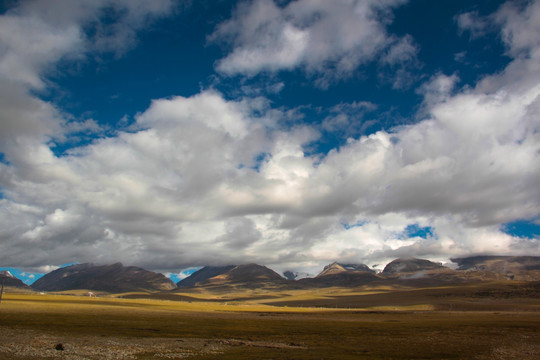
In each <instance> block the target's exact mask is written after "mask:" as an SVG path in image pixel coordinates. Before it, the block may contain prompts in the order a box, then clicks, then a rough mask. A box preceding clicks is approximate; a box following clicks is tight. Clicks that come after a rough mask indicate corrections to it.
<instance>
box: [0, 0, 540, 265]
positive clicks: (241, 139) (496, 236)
mask: <svg viewBox="0 0 540 360" xmlns="http://www.w3.org/2000/svg"><path fill="white" fill-rule="evenodd" d="M37 3H38V2H36V4H37ZM324 4H326V3H323V2H304V1H298V2H295V3H291V4H290V5H288V6H287V7H285V8H283V9H282V8H278V7H276V6H275V5H274V3H271V2H268V1H267V2H257V3H256V5H253V6H268V7H270V8H271V7H272V6H273V7H274V10H275V12H276V13H275V16H276V19H278V20H279V21H278V20H276V21H277V24H278V25H279V26H277V28H278V29H281V27H280V26H282V25H283V24H282V23H281V21H285V22H290V24H292V25H294V26H298V27H299V29H301V30H302V31H306V29H309V32H310V35H309V38H311V37H312V36H323V35H322V34H319V32H322V31H323V30H322V29H318V28H317V26H319V25H318V24H319V23H321V22H322V23H321V24H325V25H324V27H325V28H326V26H328V24H330V23H331V24H334V25H335V24H337V23H336V21H337V20H336V19H335V18H334V16H337V15H336V14H337V13H339V11H344V9H345V5H344V3H343V4H341V5H336V8H337V9H341V10H339V11H338V10H331V9H330V8H329V5H328V6H327V5H324ZM355 4H356V6H361V5H363V6H364V7H360V8H359V14H360V15H358V16H367V15H366V14H369V11H370V10H366V9H367V8H369V7H370V6H375V5H373V4H370V3H367V2H363V3H360V2H357V3H355ZM383 4H384V5H385V6H384V9H387V8H388V6H390V5H392V4H395V2H386V3H383ZM293 5H294V6H293ZM253 6H248V7H246V8H245V9H244V10H239V11H246V14H248V15H249V16H248V17H246V19H248V20H249V19H251V18H250V16H255V15H253V14H255V12H254V11H255V10H253V8H252V7H253ZM314 9H319V10H320V11H323V10H324V11H326V12H328V14H327V13H326V12H323V13H321V15H320V16H321V19H320V20H317V18H312V17H310V16H311V15H313V14H314ZM509 9H510V8H506V7H504V8H503V9H502V10H501V12H500V13H498V17H497V19H500V20H498V21H500V24H501V26H502V27H503V32H504V33H505V34H508V35H505V41H506V42H507V46H508V49H509V50H508V51H509V54H512V55H513V56H515V57H514V58H513V60H512V63H511V64H510V65H509V66H508V67H507V68H506V69H505V70H504V71H502V72H501V73H499V74H495V75H492V76H489V77H486V78H484V79H483V80H482V81H481V82H480V83H479V84H478V85H477V86H476V87H471V88H463V89H460V88H458V87H457V85H458V78H457V76H455V75H443V74H438V75H435V76H434V77H433V78H432V79H431V80H430V81H429V82H428V83H426V85H425V86H424V87H423V88H422V94H423V95H424V99H425V101H424V106H423V109H422V114H423V116H424V120H423V121H421V122H419V123H417V124H413V125H408V126H404V127H400V128H397V129H392V130H386V131H380V132H377V133H375V134H371V135H369V136H362V137H360V138H350V139H349V140H348V141H347V143H346V144H344V145H343V146H342V147H341V148H340V149H339V150H333V151H331V152H330V153H329V154H328V155H327V156H325V157H324V158H320V157H316V156H308V155H306V154H305V152H304V148H305V146H306V144H309V143H310V142H312V141H313V140H315V139H317V136H319V134H318V132H317V131H315V130H314V129H313V128H312V127H310V126H308V125H303V126H297V127H294V128H292V129H283V128H280V127H279V126H278V123H279V121H278V120H280V118H286V117H287V114H286V113H285V112H283V111H281V110H277V109H272V108H271V106H270V105H269V102H268V101H267V100H265V99H262V98H255V99H244V100H234V101H233V100H226V99H225V98H224V96H222V95H221V94H220V93H218V92H216V91H202V92H201V93H200V94H197V95H195V96H191V97H171V98H167V99H158V100H155V101H153V102H152V104H151V105H150V107H149V108H148V109H146V110H145V111H144V112H142V113H141V114H139V115H138V116H137V117H136V119H135V121H136V123H135V125H134V129H136V130H134V131H133V132H119V133H118V135H117V136H115V137H109V138H105V139H101V140H99V141H95V142H94V143H92V144H90V145H88V146H84V147H81V148H78V149H73V150H72V151H71V152H69V153H67V154H65V155H64V156H62V157H57V156H55V155H54V154H53V153H52V152H51V150H50V148H49V146H48V145H47V141H48V138H50V137H52V136H56V135H55V134H56V133H61V130H59V129H60V128H61V126H60V124H62V115H61V114H60V113H59V111H57V110H56V109H55V108H54V107H53V106H51V104H49V103H47V102H44V101H42V100H39V99H37V98H34V97H32V96H31V95H29V93H28V92H26V91H25V89H28V87H29V86H33V85H31V84H30V82H28V81H26V80H24V77H20V80H15V79H13V80H10V81H13V82H15V81H17V82H19V83H18V84H21V83H22V84H24V85H18V87H17V86H15V87H14V88H13V89H14V92H15V95H14V98H13V99H11V98H10V100H9V101H5V103H3V105H6V109H8V110H7V111H5V112H3V115H2V116H5V117H4V118H2V125H1V126H2V130H3V131H2V132H0V133H1V134H2V135H0V136H2V140H3V141H2V142H1V144H2V145H0V146H2V150H1V151H2V152H4V153H5V154H6V157H7V158H8V160H9V163H0V184H1V186H2V192H3V193H4V196H5V198H4V199H0V256H1V260H2V265H4V266H25V267H26V268H32V267H33V268H35V267H39V266H45V265H47V264H53V265H59V264H62V263H65V262H68V261H77V262H86V261H94V262H114V261H122V262H124V263H126V264H136V265H139V266H144V267H148V268H150V269H164V270H167V269H171V270H175V271H177V270H178V269H181V268H186V267H190V266H200V265H206V264H213V265H224V264H227V263H240V262H247V261H250V262H251V261H253V262H258V263H262V264H266V265H269V266H274V267H276V268H282V269H283V270H284V269H289V270H298V271H300V270H303V271H305V272H309V273H316V272H317V271H314V269H315V268H317V267H319V268H320V265H321V263H328V262H331V261H334V260H343V261H350V262H355V261H365V262H368V264H371V263H375V262H382V261H386V260H390V259H391V258H393V257H397V256H409V255H413V256H423V257H429V258H432V259H433V260H441V261H442V260H444V259H447V258H448V257H449V256H460V255H468V254H471V253H485V252H498V253H508V254H520V253H523V252H527V253H536V254H538V253H539V251H540V249H539V245H540V244H539V242H538V239H536V240H528V239H518V238H513V237H511V236H509V235H506V234H504V233H502V232H501V231H500V229H499V227H500V224H502V223H505V222H509V221H512V220H516V219H521V218H534V217H536V216H538V208H539V207H540V188H539V187H538V184H539V183H540V162H539V161H538V157H539V156H540V155H539V154H540V145H539V144H540V138H539V137H540V132H539V131H538V129H540V120H539V117H538V113H539V111H540V110H539V109H540V86H538V84H539V83H540V81H539V80H540V75H539V72H538V69H539V68H540V67H539V63H540V58H539V57H538V56H537V55H536V54H537V49H538V47H540V46H539V44H538V43H537V42H536V40H535V38H533V37H529V36H524V37H522V36H521V35H520V34H521V32H522V31H531V32H533V31H536V32H539V31H540V30H538V29H537V28H535V27H534V24H535V23H536V22H535V20H534V19H536V14H538V13H540V10H539V9H538V6H537V5H536V3H531V5H530V6H529V8H527V9H525V10H523V11H517V10H515V9H513V8H511V9H510V10H509ZM284 11H287V12H289V13H290V14H291V15H290V16H292V17H291V18H289V17H284V18H283V17H282V16H283V12H284ZM333 11H335V12H333ZM330 12H332V14H330ZM257 14H258V15H257V16H263V14H262V13H257ZM293 15H294V16H293ZM308 15H310V16H308ZM9 16H12V15H9ZM51 16H52V15H51ZM348 16H357V15H354V13H353V14H349V15H348ZM263 17H264V16H263ZM240 18H242V19H244V17H240V16H237V18H233V20H232V21H233V23H230V24H232V25H230V26H233V25H234V26H236V25H237V24H236V23H234V21H237V22H238V21H240ZM264 19H267V18H266V17H264ZM290 19H293V20H295V21H296V22H293V20H290ZM298 19H302V21H301V22H299V21H300V20H298ZM347 19H348V17H345V18H344V20H343V23H344V25H343V26H346V24H348V20H347ZM252 20H253V19H252ZM242 21H247V20H245V19H244V20H242ZM261 21H262V20H260V19H259V18H256V19H254V20H253V22H254V23H253V25H250V26H255V28H256V27H257V26H259V24H260V23H261ZM265 21H266V20H265ZM370 21H372V22H374V23H373V24H372V25H369V26H372V27H374V29H379V30H380V29H382V28H381V26H382V25H381V23H380V22H376V21H375V20H373V19H371V20H370ZM263 23H264V21H263ZM368 23H369V22H368ZM272 24H274V23H273V22H272V23H271V24H270V25H268V26H274V25H272ZM370 24H371V23H370ZM518 24H519V25H518ZM292 25H291V26H292ZM300 25H302V26H303V27H300ZM223 26H229V25H223ZM242 26H244V27H245V26H248V25H242ZM265 26H266V25H265ZM321 26H322V25H321ZM340 26H341V25H340ZM221 30H223V29H222V28H219V29H218V30H216V31H221ZM338 30H339V31H341V29H338ZM223 31H224V32H225V30H223ZM227 31H229V30H227ZM230 31H232V30H230ZM339 31H338V32H339ZM380 31H382V30H380ZM278 34H280V33H279V32H278ZM380 34H382V35H381V36H383V37H385V38H386V39H388V36H387V35H386V34H385V33H384V31H382V32H379V35H380ZM510 34H511V36H510ZM375 35H377V33H375ZM539 35H540V34H539ZM235 36H236V35H235ZM355 36H356V35H355ZM355 36H353V38H351V39H342V41H343V42H344V43H343V44H345V43H346V44H345V45H343V44H342V45H332V46H341V47H342V49H346V50H343V51H342V52H341V54H345V53H346V51H349V50H351V49H356V48H355V46H360V45H358V44H359V43H358V42H359V41H361V40H359V39H358V38H356V37H355ZM539 38H540V37H539ZM248 40H249V41H251V40H250V39H248ZM248 40H245V41H244V40H242V41H244V42H243V43H242V44H244V43H245V44H247V45H249V44H250V43H249V41H248ZM269 41H270V42H269V44H270V45H272V46H273V43H272V41H277V40H275V39H271V40H269ZM280 41H281V40H280ZM323 43H324V42H323ZM383 43H385V44H386V42H383ZM347 44H349V45H347ZM381 44H382V43H381ZM247 45H245V46H247ZM270 45H268V46H270ZM242 46H244V45H242ZM265 46H266V45H265ZM362 46H364V45H362ZM365 46H368V48H365V49H361V50H362V51H360V52H359V53H360V54H364V55H361V56H368V55H367V54H371V51H372V50H370V49H375V48H377V46H380V44H379V45H377V44H371V45H370V44H367V45H365ZM385 46H386V45H385ZM246 49H249V47H246ZM311 51H315V50H311ZM344 51H345V52H344ZM351 51H352V50H351ZM314 54H315V55H317V54H318V55H320V58H319V59H322V58H324V57H325V56H326V55H325V54H327V53H326V50H324V49H322V50H317V52H314ZM369 56H372V55H369ZM369 56H368V57H369ZM57 58H58V57H57ZM362 59H364V58H362ZM362 59H360V58H358V59H356V60H355V59H353V62H354V61H363V60H362ZM331 60H332V61H334V60H335V61H340V60H339V59H338V58H332V59H331ZM224 61H225V60H224ZM311 61H313V63H312V62H311ZM324 61H326V60H324ZM324 61H323V62H320V61H319V60H316V59H315V60H309V61H308V60H302V63H301V64H302V65H301V66H304V67H305V69H316V68H317V67H318V66H323V65H321V64H323V63H324ZM48 62H54V61H53V60H47V59H46V60H43V62H41V63H40V64H39V66H37V65H36V67H35V68H33V67H29V69H30V70H28V71H30V72H31V73H33V74H34V75H35V76H37V77H35V78H36V79H41V76H42V75H41V74H42V73H41V71H43V69H44V68H43V66H45V63H48ZM222 64H224V63H222ZM265 66H266V65H265ZM321 69H322V68H321ZM343 69H345V70H346V69H347V67H344V68H343ZM524 69H525V70H524ZM29 84H30V85H29ZM0 91H4V92H5V93H6V94H8V92H7V88H6V87H3V86H2V87H0ZM17 91H19V92H18V93H17ZM0 99H2V98H1V97H0ZM0 101H2V100H0ZM9 106H12V108H10V107H9ZM373 106H374V105H373V104H370V103H353V104H342V105H341V106H338V107H336V108H335V109H334V110H335V111H334V113H335V119H338V120H339V117H340V116H342V115H343V116H351V115H352V114H354V113H355V112H356V114H358V113H359V112H360V113H363V112H365V111H366V110H369V109H370V108H372V107H373ZM17 119H20V121H19V120H17ZM338 120H336V121H334V122H333V123H331V122H330V120H329V123H328V126H334V127H339V125H340V122H339V121H338ZM49 124H53V125H54V124H56V127H54V126H53V128H52V130H49V128H48V125H49ZM87 127H88V128H92V124H91V123H88V124H86V125H85V126H82V127H81V129H85V128H87ZM4 131H5V132H4ZM343 224H357V225H356V226H352V227H349V228H348V229H347V227H346V226H344V225H343ZM410 224H419V225H420V226H424V227H425V226H429V227H431V228H432V229H433V232H434V236H433V237H428V238H427V239H423V238H420V237H416V238H412V239H407V238H403V236H400V234H403V232H404V230H405V229H406V227H407V226H408V225H410ZM29 254H30V255H29Z"/></svg>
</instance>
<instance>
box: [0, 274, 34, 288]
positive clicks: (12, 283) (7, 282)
mask: <svg viewBox="0 0 540 360" xmlns="http://www.w3.org/2000/svg"><path fill="white" fill-rule="evenodd" d="M1 283H4V286H5V287H13V288H18V289H25V290H31V289H30V287H29V286H28V285H26V284H25V283H23V282H22V280H21V279H18V278H16V277H15V276H13V275H12V274H11V273H10V272H9V271H7V270H4V271H0V284H1Z"/></svg>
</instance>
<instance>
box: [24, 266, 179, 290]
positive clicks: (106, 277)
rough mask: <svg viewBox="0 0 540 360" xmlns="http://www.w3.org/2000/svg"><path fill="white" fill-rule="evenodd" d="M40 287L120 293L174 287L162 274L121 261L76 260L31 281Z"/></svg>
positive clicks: (35, 286)
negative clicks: (75, 262)
mask: <svg viewBox="0 0 540 360" xmlns="http://www.w3.org/2000/svg"><path fill="white" fill-rule="evenodd" d="M32 287H33V288H34V289H38V290H43V291H64V290H75V289H87V290H95V291H106V292H110V293H121V292H128V291H164V290H172V289H175V288H176V285H175V284H174V282H172V281H171V280H170V279H168V278H167V277H165V276H164V275H162V274H158V273H155V272H151V271H148V270H145V269H142V268H139V267H135V266H127V267H126V266H123V265H122V264H121V263H116V264H112V265H101V266H97V265H94V264H78V265H72V266H68V267H65V268H60V269H57V270H54V271H52V272H50V273H48V274H47V275H45V276H43V277H42V278H40V279H38V280H37V281H36V282H34V283H33V284H32Z"/></svg>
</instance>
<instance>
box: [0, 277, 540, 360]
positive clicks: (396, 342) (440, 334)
mask: <svg viewBox="0 0 540 360" xmlns="http://www.w3.org/2000/svg"><path fill="white" fill-rule="evenodd" d="M512 289H513V290H512ZM535 289H536V287H535V286H533V287H532V288H529V289H527V288H526V287H523V286H517V287H514V288H508V287H507V286H506V285H500V284H491V285H489V284H487V285H482V286H480V287H475V288H470V289H465V290H463V292H462V293H457V294H456V292H455V291H454V290H455V289H446V290H445V289H444V288H438V289H423V290H418V291H420V292H419V293H415V292H414V291H413V290H411V289H408V290H407V289H370V290H369V291H368V290H367V289H356V290H348V289H337V288H336V289H327V290H326V291H322V290H321V291H314V292H311V293H310V292H307V291H297V292H294V291H293V292H290V291H289V292H288V293H281V294H275V293H274V294H273V295H271V294H270V293H268V294H266V295H265V294H264V293H261V292H256V291H255V292H243V293H242V292H238V293H237V294H234V293H229V294H203V293H198V294H190V297H189V298H187V297H186V296H188V295H186V294H181V295H175V294H170V295H168V296H169V297H170V296H180V297H179V298H177V300H179V301H170V300H165V299H161V300H160V299H126V298H114V297H100V298H88V297H82V296H67V295H37V294H9V293H8V294H7V295H5V297H4V301H3V302H2V304H1V305H0V359H22V360H26V359H73V360H76V359H185V358H189V359H317V360H320V359H536V358H539V357H540V311H538V310H539V306H540V301H539V300H538V297H537V296H536V294H535V293H534V292H535V291H536V290H535ZM520 294H521V295H520ZM278 295H279V296H278ZM123 296H131V297H137V296H139V297H140V296H146V297H149V295H144V294H124V295H123ZM205 298H206V299H205ZM210 298H211V300H213V301H211V302H210V301H207V300H210ZM362 298H363V300H362ZM239 299H243V300H239ZM392 299H394V300H392ZM414 299H416V300H414ZM231 300H232V301H231ZM429 300H431V302H430V301H429ZM362 301H363V304H364V305H363V307H364V308H363V309H359V308H360V307H362V306H361V305H362V304H360V303H361V302H362ZM265 303H268V304H270V303H273V305H276V304H280V305H286V304H287V306H286V307H285V306H279V307H278V306H270V305H265ZM300 303H302V304H303V307H293V306H291V305H294V304H296V305H298V306H300V305H301V304H300ZM353 303H354V304H356V308H355V309H347V308H345V309H336V308H332V305H334V307H335V305H336V304H338V305H340V306H341V305H347V304H353ZM451 303H452V304H454V305H453V307H452V309H451V310H452V311H447V310H450V307H448V308H446V309H444V311H441V310H438V309H441V304H451ZM359 304H360V305H359ZM460 304H461V305H460ZM471 304H473V305H474V306H472V305H471ZM308 305H309V306H316V305H321V306H327V307H326V308H314V307H307V306H308ZM458 305H459V306H458ZM482 306H485V309H487V310H482ZM493 307H495V308H497V309H499V310H497V311H495V310H493ZM466 309H471V310H470V311H464V310H466ZM501 309H502V310H501ZM425 310H429V311H425ZM480 310H482V311H480ZM60 345H61V346H60ZM55 347H58V348H60V347H61V349H59V350H57V349H55Z"/></svg>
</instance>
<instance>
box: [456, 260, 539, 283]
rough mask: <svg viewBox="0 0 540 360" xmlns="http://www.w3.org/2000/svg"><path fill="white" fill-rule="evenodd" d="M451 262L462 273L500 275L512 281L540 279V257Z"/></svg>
mask: <svg viewBox="0 0 540 360" xmlns="http://www.w3.org/2000/svg"><path fill="white" fill-rule="evenodd" d="M450 260H452V262H455V263H456V264H458V266H459V267H458V270H461V271H476V272H484V273H492V274H498V275H501V276H504V277H505V278H507V279H511V280H524V281H530V280H538V279H540V256H471V257H466V258H453V259H450Z"/></svg>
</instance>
